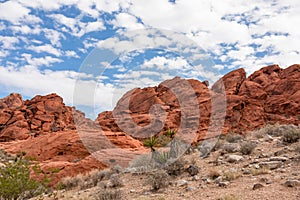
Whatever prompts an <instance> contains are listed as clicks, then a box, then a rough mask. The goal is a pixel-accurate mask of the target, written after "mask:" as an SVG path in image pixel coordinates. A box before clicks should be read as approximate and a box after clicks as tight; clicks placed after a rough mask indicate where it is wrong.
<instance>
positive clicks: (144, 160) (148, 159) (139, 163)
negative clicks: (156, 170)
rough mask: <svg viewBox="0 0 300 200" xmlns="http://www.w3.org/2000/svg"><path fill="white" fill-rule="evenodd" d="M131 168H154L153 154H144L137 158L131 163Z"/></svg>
mask: <svg viewBox="0 0 300 200" xmlns="http://www.w3.org/2000/svg"><path fill="white" fill-rule="evenodd" d="M129 167H130V168H144V167H145V168H152V167H153V163H152V156H151V154H142V155H139V156H137V157H136V158H135V159H134V160H132V161H131V162H130V163H129Z"/></svg>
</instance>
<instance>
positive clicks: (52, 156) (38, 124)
mask: <svg viewBox="0 0 300 200" xmlns="http://www.w3.org/2000/svg"><path fill="white" fill-rule="evenodd" d="M0 106H1V109H0V149H5V151H7V152H8V153H10V154H18V153H20V152H25V153H26V156H27V157H29V158H34V160H36V161H38V163H39V165H40V166H41V169H42V170H43V171H44V172H45V173H47V174H51V173H52V172H51V170H52V171H53V169H55V170H56V171H58V172H55V174H54V175H53V177H52V179H51V180H52V182H51V184H55V183H57V182H58V181H59V180H60V178H62V177H65V176H74V175H76V174H79V173H83V174H84V173H87V172H89V171H90V170H92V169H94V168H98V169H103V168H105V167H107V165H105V163H103V162H100V161H99V160H97V159H96V158H95V156H92V154H93V153H95V152H97V151H99V150H102V149H108V148H111V149H113V148H120V149H121V148H126V149H130V150H132V151H135V150H137V149H138V150H143V149H144V148H143V145H142V143H141V142H140V141H139V140H135V139H133V138H132V137H130V136H129V135H127V134H125V133H123V132H118V133H116V132H112V131H103V130H100V129H99V125H98V124H97V123H95V122H94V121H92V120H90V119H87V118H85V115H84V113H82V112H80V111H77V110H75V108H73V107H69V106H65V104H64V103H63V99H62V98H61V97H60V96H58V95H56V94H50V95H47V96H36V97H34V98H33V99H31V100H26V101H23V100H22V97H21V95H19V94H11V95H10V96H8V97H6V98H4V99H1V100H0ZM127 157H128V156H126V155H125V156H123V157H122V159H123V158H127ZM103 159H105V158H103ZM107 159H108V158H107ZM114 159H116V160H118V159H121V158H118V157H115V158H114ZM127 160H129V158H128V159H125V161H127ZM37 178H38V177H37Z"/></svg>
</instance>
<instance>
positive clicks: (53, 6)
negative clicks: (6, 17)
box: [18, 0, 78, 11]
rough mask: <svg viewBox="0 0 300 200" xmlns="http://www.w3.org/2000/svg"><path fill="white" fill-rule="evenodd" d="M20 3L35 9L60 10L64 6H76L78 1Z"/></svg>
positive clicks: (23, 0) (60, 0) (25, 0)
mask: <svg viewBox="0 0 300 200" xmlns="http://www.w3.org/2000/svg"><path fill="white" fill-rule="evenodd" d="M18 1H19V3H21V4H22V5H24V6H26V7H30V8H34V9H41V10H47V11H52V10H58V9H59V8H60V7H61V6H63V5H72V4H76V3H77V2H78V0H67V1H64V0H52V1H45V0H34V1H32V0H18Z"/></svg>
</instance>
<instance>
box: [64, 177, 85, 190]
mask: <svg viewBox="0 0 300 200" xmlns="http://www.w3.org/2000/svg"><path fill="white" fill-rule="evenodd" d="M83 183H84V178H83V175H82V174H78V175H76V176H74V177H65V178H63V179H61V181H60V183H59V187H60V188H61V189H66V190H71V189H73V188H76V187H79V186H80V185H82V184H83Z"/></svg>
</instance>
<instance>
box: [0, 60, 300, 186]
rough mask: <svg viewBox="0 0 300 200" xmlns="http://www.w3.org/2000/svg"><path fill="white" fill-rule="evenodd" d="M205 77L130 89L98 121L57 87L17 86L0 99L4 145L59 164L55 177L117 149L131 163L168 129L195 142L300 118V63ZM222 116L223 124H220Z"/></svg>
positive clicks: (46, 164) (94, 164)
mask: <svg viewBox="0 0 300 200" xmlns="http://www.w3.org/2000/svg"><path fill="white" fill-rule="evenodd" d="M207 85H208V84H207V82H200V81H198V80H184V79H181V78H179V77H175V78H174V79H171V80H167V81H164V82H163V83H161V84H160V85H158V86H157V87H149V88H144V89H140V88H138V89H135V90H132V91H129V92H128V93H127V94H125V95H124V96H123V97H122V98H121V99H120V100H119V102H118V104H117V106H116V108H115V109H114V110H113V111H106V112H103V113H100V114H99V116H98V118H97V120H96V122H93V121H91V120H89V119H86V118H85V117H84V114H83V113H82V112H80V111H77V110H75V108H72V107H68V106H65V104H64V103H63V100H62V98H61V97H59V96H58V95H56V94H50V95H47V96H36V97H34V98H33V99H31V100H26V101H23V100H22V97H21V95H19V94H11V95H10V96H8V97H6V98H4V99H1V100H0V148H3V149H5V150H6V151H7V152H9V153H13V154H16V153H18V152H22V151H25V152H26V153H27V156H28V157H34V158H35V159H36V160H37V162H39V163H40V164H41V166H42V168H43V169H44V170H45V171H47V170H48V169H51V168H58V169H59V172H58V173H57V174H56V176H55V177H57V178H56V179H55V181H54V182H56V181H57V180H59V178H60V177H63V176H66V175H74V174H77V173H78V172H81V173H84V172H86V171H89V170H91V169H92V168H100V169H102V168H104V167H106V166H107V165H108V164H109V162H110V161H111V157H114V160H122V162H121V163H120V164H123V165H126V162H128V161H129V160H130V157H132V156H134V155H136V154H139V153H141V152H144V151H145V149H144V147H143V145H142V142H141V141H140V140H141V139H143V138H145V137H148V136H149V134H152V133H160V134H161V133H163V132H164V131H165V130H167V129H172V128H176V129H178V127H180V130H181V132H183V133H192V132H193V131H194V130H196V133H195V134H193V135H188V136H189V137H190V139H191V142H194V143H196V142H197V141H199V140H201V139H203V138H205V137H212V136H214V135H216V134H219V133H220V132H223V133H229V132H236V133H241V134H244V133H246V131H249V130H253V129H256V128H259V127H262V126H264V125H265V124H267V123H272V122H278V123H281V124H299V122H300V105H299V104H300V102H299V101H300V65H292V66H290V67H288V68H286V69H281V68H280V67H279V66H278V65H272V66H268V67H264V68H262V69H261V70H258V71H256V72H255V73H253V74H252V75H250V76H249V77H248V78H247V77H246V73H245V71H244V70H243V69H238V70H235V71H232V72H230V73H228V74H227V75H225V76H224V77H222V78H221V79H220V80H219V81H218V82H216V83H215V84H214V85H213V86H212V90H210V89H209V88H208V86H207ZM191 89H192V91H193V92H192V95H191V93H190V90H191ZM222 90H224V92H223V93H222ZM174 92H175V93H178V97H179V98H177V97H176V95H174ZM191 99H192V100H195V101H192V100H191ZM224 102H225V103H224ZM155 105H160V107H158V106H155ZM195 106H197V108H199V112H196V110H197V109H194V108H195ZM223 109H224V110H223ZM222 111H224V112H222ZM149 113H150V114H149ZM157 113H158V114H157ZM199 113H200V118H198V116H199ZM220 113H221V114H220ZM222 113H223V114H222ZM222 119H224V126H222V125H223V124H222V123H219V124H218V120H222ZM75 122H76V123H75ZM164 122H165V123H164ZM99 125H100V126H99ZM137 125H138V126H137ZM217 125H219V128H216V129H214V127H218V126H217ZM220 129H221V130H220ZM208 130H209V131H210V132H209V133H208ZM191 136H192V138H191ZM124 152H125V153H124ZM91 153H94V156H96V157H97V159H98V161H97V159H95V158H94V156H91ZM124 155H125V156H124ZM99 160H101V162H99ZM48 171H49V170H48Z"/></svg>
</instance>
